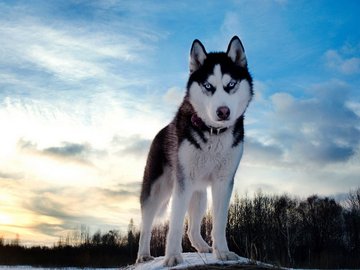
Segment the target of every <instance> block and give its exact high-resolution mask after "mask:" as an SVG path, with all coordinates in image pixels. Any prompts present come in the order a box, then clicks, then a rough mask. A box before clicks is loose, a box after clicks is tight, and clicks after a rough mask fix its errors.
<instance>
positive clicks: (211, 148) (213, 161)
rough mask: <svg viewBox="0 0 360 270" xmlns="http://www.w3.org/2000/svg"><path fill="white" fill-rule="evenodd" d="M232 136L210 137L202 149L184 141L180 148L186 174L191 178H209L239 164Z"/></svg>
mask: <svg viewBox="0 0 360 270" xmlns="http://www.w3.org/2000/svg"><path fill="white" fill-rule="evenodd" d="M232 139H233V138H232V135H231V133H230V134H220V135H209V136H208V137H207V142H206V143H201V144H200V146H201V149H197V148H195V147H194V146H193V145H191V144H190V143H189V142H188V141H184V142H183V143H182V144H181V146H180V148H179V161H180V165H181V166H182V168H183V170H184V172H185V174H187V175H188V176H190V178H193V179H195V178H196V179H197V178H200V179H201V178H208V177H209V176H211V175H214V174H221V173H222V172H224V171H225V172H228V171H229V169H230V170H231V168H232V167H233V164H234V163H238V161H237V159H239V158H238V150H239V149H236V148H237V147H236V148H234V147H232Z"/></svg>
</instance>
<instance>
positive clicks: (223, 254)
mask: <svg viewBox="0 0 360 270" xmlns="http://www.w3.org/2000/svg"><path fill="white" fill-rule="evenodd" d="M215 256H216V258H217V259H219V260H221V261H237V260H239V259H240V257H239V256H238V255H237V254H236V253H234V252H231V251H220V250H217V249H215Z"/></svg>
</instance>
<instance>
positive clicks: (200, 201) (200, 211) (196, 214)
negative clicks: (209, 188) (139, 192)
mask: <svg viewBox="0 0 360 270" xmlns="http://www.w3.org/2000/svg"><path fill="white" fill-rule="evenodd" d="M206 195H207V194H206V191H196V192H194V193H193V195H192V197H191V200H190V205H189V210H188V214H189V228H188V231H187V233H188V236H189V239H190V242H191V245H192V246H193V247H194V248H196V250H197V251H198V252H201V253H207V252H211V251H212V249H211V247H210V246H209V245H208V244H207V243H206V242H205V241H204V239H203V238H202V236H201V221H202V218H203V216H204V213H205V210H206Z"/></svg>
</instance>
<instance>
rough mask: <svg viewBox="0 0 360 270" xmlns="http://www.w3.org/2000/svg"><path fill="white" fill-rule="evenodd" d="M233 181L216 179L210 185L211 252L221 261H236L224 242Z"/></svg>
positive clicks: (235, 257)
mask: <svg viewBox="0 0 360 270" xmlns="http://www.w3.org/2000/svg"><path fill="white" fill-rule="evenodd" d="M233 183H234V180H233V179H217V180H215V181H214V182H213V184H212V188H211V189H212V197H213V219H214V221H213V229H212V239H213V252H214V253H215V256H216V257H217V258H218V259H220V260H222V261H230V260H238V258H239V257H238V256H237V255H236V254H235V253H234V252H231V251H229V248H228V245H227V241H226V223H227V215H228V208H229V201H230V197H231V193H232V189H233Z"/></svg>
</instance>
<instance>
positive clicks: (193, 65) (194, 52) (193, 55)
mask: <svg viewBox="0 0 360 270" xmlns="http://www.w3.org/2000/svg"><path fill="white" fill-rule="evenodd" d="M206 57H207V53H206V50H205V47H204V45H202V43H201V42H200V41H199V40H197V39H195V40H194V42H193V44H192V46H191V50H190V73H193V72H194V71H196V70H198V69H199V67H201V66H202V65H203V64H204V61H205V59H206Z"/></svg>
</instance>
